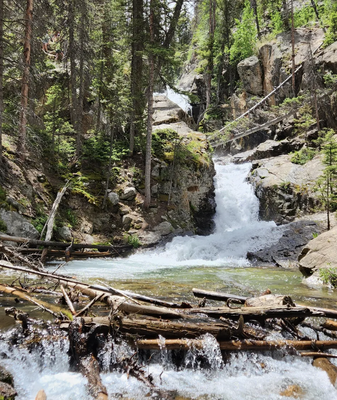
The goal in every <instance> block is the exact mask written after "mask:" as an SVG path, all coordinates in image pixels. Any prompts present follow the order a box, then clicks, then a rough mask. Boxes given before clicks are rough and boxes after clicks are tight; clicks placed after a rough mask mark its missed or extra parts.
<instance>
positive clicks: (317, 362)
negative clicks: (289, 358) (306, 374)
mask: <svg viewBox="0 0 337 400" xmlns="http://www.w3.org/2000/svg"><path fill="white" fill-rule="evenodd" d="M312 365H313V366H314V367H316V368H319V369H321V370H323V371H325V372H326V373H327V374H328V377H329V379H330V382H331V383H332V385H335V383H336V381H337V367H336V366H335V365H333V364H332V363H331V362H330V361H329V360H328V359H326V358H324V357H321V358H315V359H314V361H313V362H312Z"/></svg>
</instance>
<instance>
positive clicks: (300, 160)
mask: <svg viewBox="0 0 337 400" xmlns="http://www.w3.org/2000/svg"><path fill="white" fill-rule="evenodd" d="M292 154H293V155H292V157H291V160H290V161H291V162H292V163H294V164H299V165H304V164H306V163H307V162H308V161H310V160H312V159H313V158H314V156H315V150H314V149H310V148H309V147H302V149H301V150H299V151H295V152H294V153H292Z"/></svg>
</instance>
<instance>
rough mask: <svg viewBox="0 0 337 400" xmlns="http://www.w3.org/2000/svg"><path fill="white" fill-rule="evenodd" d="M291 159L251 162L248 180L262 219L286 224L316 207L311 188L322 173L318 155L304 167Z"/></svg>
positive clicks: (286, 156)
mask: <svg viewBox="0 0 337 400" xmlns="http://www.w3.org/2000/svg"><path fill="white" fill-rule="evenodd" d="M290 160H291V155H281V156H278V157H275V158H268V159H264V160H259V161H254V162H253V170H252V173H251V176H250V181H251V183H252V185H253V186H254V188H255V192H256V195H257V197H258V198H259V200H260V218H261V219H263V220H267V221H270V220H273V221H275V222H276V223H278V224H284V223H288V222H291V221H293V220H294V219H295V217H299V216H301V215H303V214H305V213H312V212H313V211H314V209H315V207H317V206H318V205H319V200H318V197H317V193H316V192H315V191H314V187H315V184H316V182H317V179H318V178H319V177H320V176H321V174H322V172H323V164H322V162H321V158H320V156H316V157H314V158H313V159H312V160H311V161H308V162H307V163H306V164H304V165H299V164H294V163H292V162H291V161H290Z"/></svg>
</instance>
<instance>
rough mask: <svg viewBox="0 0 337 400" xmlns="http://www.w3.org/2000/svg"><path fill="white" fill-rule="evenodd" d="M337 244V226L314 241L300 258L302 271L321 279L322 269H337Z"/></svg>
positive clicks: (304, 249)
mask: <svg viewBox="0 0 337 400" xmlns="http://www.w3.org/2000/svg"><path fill="white" fill-rule="evenodd" d="M336 243H337V226H335V227H334V228H333V229H331V230H330V231H327V232H324V233H322V234H321V235H319V236H317V237H316V238H315V239H312V240H311V241H310V242H309V243H308V244H307V245H306V246H305V247H304V248H303V250H302V252H301V254H300V255H299V257H298V262H299V268H300V271H301V272H302V273H303V274H304V275H305V276H307V277H308V276H314V277H316V278H319V276H320V270H321V269H327V268H337V246H336Z"/></svg>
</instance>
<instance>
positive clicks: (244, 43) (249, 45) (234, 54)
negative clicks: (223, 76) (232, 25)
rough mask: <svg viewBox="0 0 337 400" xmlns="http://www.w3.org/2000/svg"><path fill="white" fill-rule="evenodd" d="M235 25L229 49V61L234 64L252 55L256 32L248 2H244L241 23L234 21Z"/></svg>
mask: <svg viewBox="0 0 337 400" xmlns="http://www.w3.org/2000/svg"><path fill="white" fill-rule="evenodd" d="M236 25H237V30H236V32H235V33H234V35H233V40H234V42H233V45H232V47H231V49H230V59H231V62H232V63H234V64H235V63H238V62H239V61H241V60H243V59H245V58H247V57H250V56H252V55H253V54H254V45H255V43H256V38H257V31H256V26H255V24H254V13H253V10H252V8H251V6H250V2H249V1H248V0H246V1H245V7H244V10H243V13H242V18H241V21H239V20H236Z"/></svg>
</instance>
